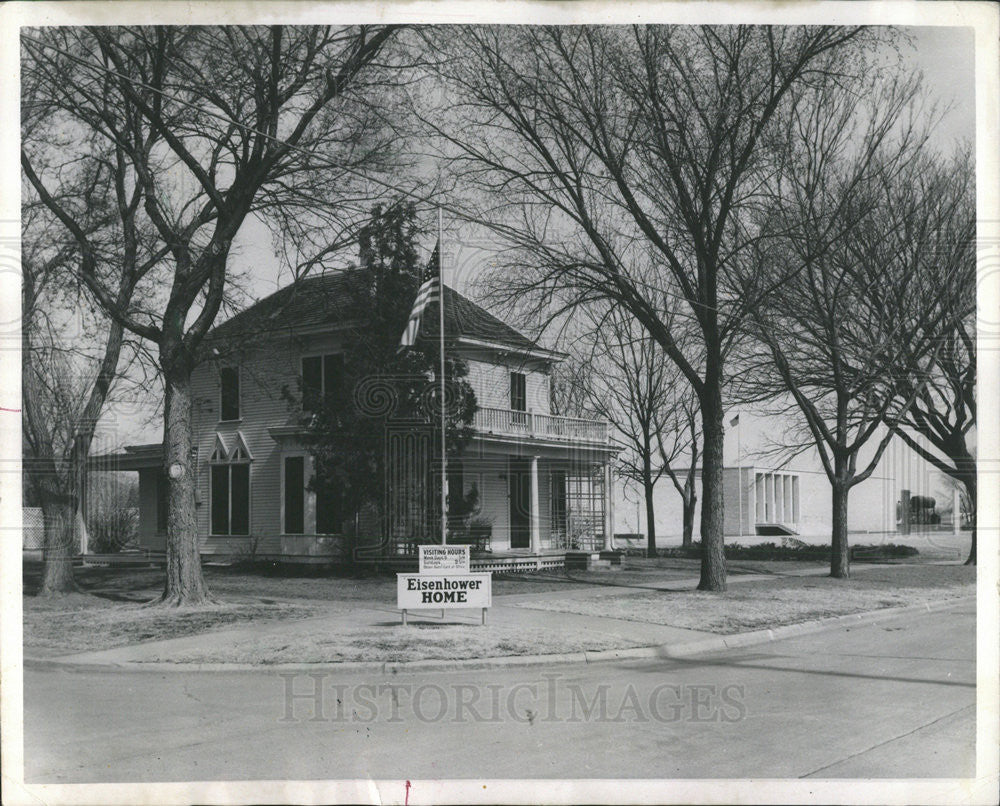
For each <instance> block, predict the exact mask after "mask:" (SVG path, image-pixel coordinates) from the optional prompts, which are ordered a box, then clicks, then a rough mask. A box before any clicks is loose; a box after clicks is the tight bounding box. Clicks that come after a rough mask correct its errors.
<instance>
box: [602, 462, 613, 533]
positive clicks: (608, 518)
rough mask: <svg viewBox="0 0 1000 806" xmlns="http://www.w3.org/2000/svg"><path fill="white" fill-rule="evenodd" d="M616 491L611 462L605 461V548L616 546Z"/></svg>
mask: <svg viewBox="0 0 1000 806" xmlns="http://www.w3.org/2000/svg"><path fill="white" fill-rule="evenodd" d="M614 541H615V491H614V486H613V479H612V477H611V462H605V463H604V550H605V551H613V550H614V548H615V542H614Z"/></svg>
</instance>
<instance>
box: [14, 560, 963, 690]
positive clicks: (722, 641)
mask: <svg viewBox="0 0 1000 806" xmlns="http://www.w3.org/2000/svg"><path fill="white" fill-rule="evenodd" d="M871 567H875V566H872V565H870V564H866V565H857V566H855V568H856V570H862V569H863V568H871ZM825 574H826V571H825V569H822V568H811V569H790V570H789V573H787V574H782V576H820V575H825ZM775 578H780V577H775V576H774V575H768V574H745V575H733V576H732V577H730V580H729V582H730V584H731V585H739V584H741V583H743V582H750V581H760V580H769V579H775ZM697 584H698V579H697V578H689V579H682V580H671V581H670V582H668V583H666V584H663V585H657V586H656V587H655V588H645V590H650V589H653V590H663V591H681V590H691V589H692V588H694V587H696V586H697ZM639 590H642V589H641V588H640V589H639ZM636 591H637V588H636V587H631V586H630V587H625V586H615V585H614V584H613V576H611V575H609V584H606V585H593V586H588V587H586V588H577V589H574V590H567V591H560V592H559V594H558V596H559V598H564V599H565V598H574V599H575V598H588V597H592V596H594V595H595V594H598V593H599V594H600V595H601V596H609V595H611V596H619V595H621V596H624V595H629V594H634V593H635V592H636ZM552 596H553V593H552V592H551V591H548V592H539V593H522V594H508V595H503V596H495V597H494V599H493V607H492V608H490V609H489V610H488V611H487V623H488V624H491V625H496V626H499V627H508V628H517V629H524V630H553V631H576V632H579V633H583V634H585V635H593V636H594V637H595V638H600V639H602V641H601V643H602V644H603V645H607V641H608V639H609V638H611V639H612V640H614V639H619V640H621V643H622V648H621V649H610V650H601V651H581V652H571V653H564V654H561V655H523V654H522V655H509V656H504V657H495V658H470V659H451V660H436V659H434V660H432V659H428V660H414V661H399V662H383V661H346V662H342V663H335V662H330V663H326V664H322V663H312V664H288V663H281V664H278V663H275V664H239V663H211V664H209V663H201V664H199V663H185V662H177V663H173V662H168V661H164V660H162V659H163V658H164V657H168V658H169V657H183V656H184V654H186V653H198V652H203V651H206V650H210V649H213V648H218V647H219V646H224V645H227V644H230V645H232V644H236V643H238V642H240V641H243V640H247V639H251V638H255V637H260V636H262V635H266V634H272V635H279V636H281V638H282V639H284V638H288V639H289V641H292V640H294V638H295V636H296V634H299V635H305V634H307V633H315V632H316V631H317V630H319V631H321V632H325V633H329V634H330V635H337V634H338V633H341V634H343V633H346V632H349V631H356V630H358V629H363V628H384V627H390V626H394V625H397V624H399V623H400V620H401V618H400V611H399V610H397V609H396V608H394V607H392V606H388V605H382V606H366V607H353V606H345V603H336V604H334V603H331V608H330V611H329V612H327V613H324V614H322V615H319V616H315V617H312V618H308V619H299V620H295V621H284V622H282V621H276V622H271V623H263V624H256V625H253V626H246V627H240V628H233V629H227V630H216V631H213V632H206V633H200V634H198V635H192V636H187V637H183V638H173V639H169V640H162V641H150V642H146V643H141V644H133V645H130V646H123V647H116V648H113V649H106V650H99V651H90V652H80V653H74V654H67V655H61V656H56V657H52V656H37V655H36V656H34V657H32V656H31V654H30V652H31V650H30V648H29V649H28V650H27V651H26V655H25V662H26V663H28V664H32V665H36V666H37V665H46V666H48V665H56V666H74V667H118V668H131V669H143V670H149V671H154V670H155V671H165V670H170V669H176V670H191V671H193V670H195V669H213V670H239V669H244V668H258V669H260V668H288V667H296V668H299V667H302V666H308V667H316V666H322V665H328V666H332V667H337V668H344V669H346V668H351V669H368V668H370V669H380V670H385V669H388V668H393V669H398V670H403V669H412V668H419V667H428V668H439V669H440V668H469V667H470V666H471V667H475V666H477V665H479V666H488V667H490V668H495V667H498V666H515V665H530V664H542V663H574V662H577V663H578V662H593V661H597V660H609V659H623V658H627V657H651V656H674V657H680V656H686V655H689V654H693V653H695V652H697V653H700V652H709V651H715V650H722V649H727V648H732V647H736V646H749V645H751V644H753V643H761V642H765V641H770V640H775V639H776V638H779V637H786V636H788V635H798V634H803V633H804V632H811V631H816V630H820V629H824V628H826V627H828V626H831V625H836V624H840V623H842V622H844V621H845V620H850V621H855V622H856V621H859V620H861V619H873V618H884V617H896V616H900V615H905V613H906V612H926V611H927V610H931V609H938V607H937V606H933V607H932V605H930V604H927V605H913V606H907V607H890V608H883V609H880V610H874V611H870V612H868V613H855V614H852V615H848V616H837V617H833V618H826V619H821V620H816V621H808V622H800V623H797V624H789V625H785V626H781V627H776V628H773V629H766V630H755V631H753V632H747V633H738V634H730V635H720V634H719V633H715V632H708V631H700V630H694V629H684V628H680V627H673V626H667V625H661V624H653V623H648V622H639V621H629V620H624V619H617V618H608V617H600V616H598V617H595V616H592V615H586V616H585V615H577V614H573V613H566V612H555V611H546V610H535V609H528V608H525V607H519V606H517V605H518V604H520V603H523V602H530V601H532V600H540V599H545V598H551V597H552ZM967 601H968V598H965V599H953V600H949V601H947V602H942V603H941V604H940V605H939V606H942V607H947V606H954V605H956V604H958V603H963V602H967ZM409 615H410V618H409V621H410V623H411V624H458V625H461V624H467V625H475V624H479V623H480V619H481V613H480V612H479V611H478V610H476V611H471V610H446V611H443V612H442V611H440V610H436V611H435V610H428V611H411V612H410V614H409ZM636 644H639V645H640V646H638V647H637V646H636Z"/></svg>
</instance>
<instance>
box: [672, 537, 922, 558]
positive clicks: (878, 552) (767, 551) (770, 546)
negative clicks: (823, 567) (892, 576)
mask: <svg viewBox="0 0 1000 806" xmlns="http://www.w3.org/2000/svg"><path fill="white" fill-rule="evenodd" d="M725 551H726V559H727V560H799V561H808V560H827V559H829V557H830V546H829V545H818V546H813V545H808V544H800V545H786V546H781V545H778V544H777V543H758V544H756V545H753V546H743V545H740V544H739V543H727V544H726V547H725ZM919 553H920V552H919V551H917V549H915V548H914V547H913V546H906V545H900V544H898V543H878V544H874V545H873V544H867V545H860V546H852V547H851V555H852V556H853V558H854V559H856V560H869V559H870V560H888V559H898V558H901V557H913V556H915V555H917V554H919ZM659 555H660V556H661V557H687V558H699V557H701V542H700V541H696V542H694V543H692V544H691V545H690V546H689V547H677V548H668V549H661V550H660V551H659Z"/></svg>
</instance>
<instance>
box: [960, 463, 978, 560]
mask: <svg viewBox="0 0 1000 806" xmlns="http://www.w3.org/2000/svg"><path fill="white" fill-rule="evenodd" d="M962 483H963V484H964V485H965V492H966V493H967V494H968V496H969V510H970V512H969V517H970V518H971V520H972V547H971V548H970V549H969V557H968V559H966V561H965V564H966V565H975V564H976V526H977V521H978V518H977V514H978V501H977V500H976V493H977V489H976V472H975V469H973V471H972V473H970V474H968V475H966V476H965V477H964V478H963V479H962ZM955 517H956V518H957V517H960V516H959V514H958V513H955Z"/></svg>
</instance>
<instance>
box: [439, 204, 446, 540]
mask: <svg viewBox="0 0 1000 806" xmlns="http://www.w3.org/2000/svg"><path fill="white" fill-rule="evenodd" d="M442 231H443V225H442V214H441V208H440V207H438V298H439V300H440V301H439V302H438V332H439V333H440V337H441V545H442V546H444V545H446V544H447V543H448V451H447V447H446V446H447V441H446V438H445V431H446V427H447V417H446V416H445V383H444V259H443V254H444V251H443V247H444V242H443V241H442V237H441V236H442Z"/></svg>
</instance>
